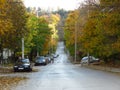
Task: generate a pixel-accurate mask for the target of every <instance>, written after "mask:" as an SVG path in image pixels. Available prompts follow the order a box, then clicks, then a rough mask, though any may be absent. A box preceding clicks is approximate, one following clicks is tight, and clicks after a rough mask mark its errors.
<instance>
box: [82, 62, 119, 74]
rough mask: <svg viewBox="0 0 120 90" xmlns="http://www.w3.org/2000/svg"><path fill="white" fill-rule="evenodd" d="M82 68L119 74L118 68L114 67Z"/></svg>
mask: <svg viewBox="0 0 120 90" xmlns="http://www.w3.org/2000/svg"><path fill="white" fill-rule="evenodd" d="M83 67H87V68H92V69H96V70H103V71H108V72H113V73H120V68H115V67H108V66H101V65H92V64H91V65H83Z"/></svg>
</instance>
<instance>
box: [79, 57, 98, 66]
mask: <svg viewBox="0 0 120 90" xmlns="http://www.w3.org/2000/svg"><path fill="white" fill-rule="evenodd" d="M89 59H90V61H89V63H94V62H99V59H98V58H95V57H93V56H89V57H88V56H86V57H83V58H82V59H81V64H88V60H89Z"/></svg>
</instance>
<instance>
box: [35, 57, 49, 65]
mask: <svg viewBox="0 0 120 90" xmlns="http://www.w3.org/2000/svg"><path fill="white" fill-rule="evenodd" d="M37 65H47V60H46V58H45V57H44V56H39V57H37V58H36V60H35V66H37Z"/></svg>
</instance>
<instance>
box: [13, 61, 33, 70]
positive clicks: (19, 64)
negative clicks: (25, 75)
mask: <svg viewBox="0 0 120 90" xmlns="http://www.w3.org/2000/svg"><path fill="white" fill-rule="evenodd" d="M13 69H14V72H17V71H32V65H31V63H30V60H29V59H21V60H17V61H16V63H15V65H14V67H13Z"/></svg>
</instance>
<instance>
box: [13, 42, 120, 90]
mask: <svg viewBox="0 0 120 90" xmlns="http://www.w3.org/2000/svg"><path fill="white" fill-rule="evenodd" d="M56 53H58V54H59V57H57V58H56V59H55V62H54V63H53V64H49V65H46V66H37V67H35V68H37V69H38V70H39V71H38V72H32V73H22V72H21V73H16V74H14V75H18V76H20V75H21V76H26V77H28V78H29V79H28V80H27V81H23V82H21V83H20V84H19V85H18V86H17V87H13V88H12V90H120V76H117V75H115V74H112V73H109V72H104V71H98V70H92V69H88V68H85V67H81V66H80V65H73V64H71V63H70V62H69V60H68V57H67V54H65V52H64V44H63V42H59V44H58V48H57V51H56Z"/></svg>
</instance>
